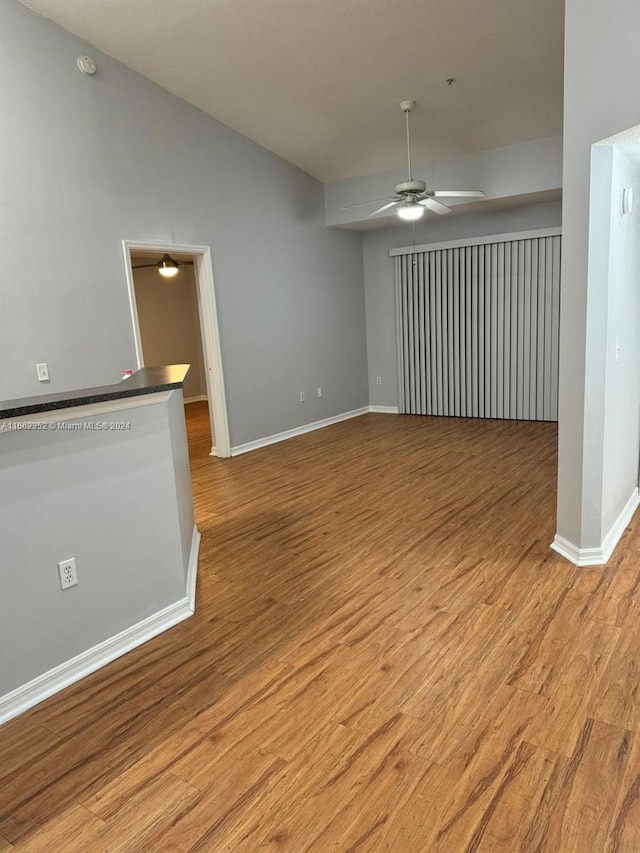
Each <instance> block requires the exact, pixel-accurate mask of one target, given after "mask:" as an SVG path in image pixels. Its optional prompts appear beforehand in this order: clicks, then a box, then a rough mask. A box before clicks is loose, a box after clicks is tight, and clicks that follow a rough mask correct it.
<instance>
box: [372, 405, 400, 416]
mask: <svg viewBox="0 0 640 853" xmlns="http://www.w3.org/2000/svg"><path fill="white" fill-rule="evenodd" d="M369 411H370V412H373V413H375V414H378V415H398V414H400V409H399V408H398V407H397V406H369Z"/></svg>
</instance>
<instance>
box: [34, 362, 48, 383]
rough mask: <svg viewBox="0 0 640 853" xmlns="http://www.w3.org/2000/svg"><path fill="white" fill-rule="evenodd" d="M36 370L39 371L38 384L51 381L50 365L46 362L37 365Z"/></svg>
mask: <svg viewBox="0 0 640 853" xmlns="http://www.w3.org/2000/svg"><path fill="white" fill-rule="evenodd" d="M36 370H37V371H38V382H48V381H49V365H48V364H47V363H46V361H45V362H43V363H42V364H36Z"/></svg>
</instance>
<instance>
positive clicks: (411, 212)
mask: <svg viewBox="0 0 640 853" xmlns="http://www.w3.org/2000/svg"><path fill="white" fill-rule="evenodd" d="M423 213H424V207H423V206H422V205H421V204H418V203H417V202H415V201H408V202H406V204H401V205H400V206H399V207H398V216H399V217H400V219H407V220H410V221H413V220H416V219H420V217H421V216H422V214H423Z"/></svg>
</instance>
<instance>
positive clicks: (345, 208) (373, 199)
mask: <svg viewBox="0 0 640 853" xmlns="http://www.w3.org/2000/svg"><path fill="white" fill-rule="evenodd" d="M391 198H394V196H392V195H387V196H385V197H384V198H370V199H369V201H357V202H356V203H355V204H343V205H342V209H343V210H349V208H350V207H360V205H361V204H375V203H376V202H377V201H389V199H391Z"/></svg>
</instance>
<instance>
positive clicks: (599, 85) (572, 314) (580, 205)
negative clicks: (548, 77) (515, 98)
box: [557, 0, 640, 549]
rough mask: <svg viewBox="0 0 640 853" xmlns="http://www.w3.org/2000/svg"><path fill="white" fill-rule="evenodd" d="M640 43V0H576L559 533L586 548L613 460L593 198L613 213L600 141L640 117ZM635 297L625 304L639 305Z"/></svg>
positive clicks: (598, 524) (570, 54) (571, 17)
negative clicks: (598, 168) (597, 148)
mask: <svg viewBox="0 0 640 853" xmlns="http://www.w3.org/2000/svg"><path fill="white" fill-rule="evenodd" d="M639 40H640V3H638V2H637V0H613V2H611V0H589V2H584V0H566V17H565V107H564V112H565V114H564V167H563V168H564V191H563V262H562V301H561V323H560V432H559V435H560V446H559V473H558V519H557V532H558V535H559V536H561V537H562V538H563V539H565V540H567V541H568V542H570V543H572V544H573V545H574V546H575V547H576V548H578V549H585V548H598V547H599V546H600V545H601V544H602V541H603V529H604V527H605V526H606V525H605V522H604V520H603V471H604V470H605V469H606V468H607V467H608V462H609V460H608V459H607V458H606V456H605V453H606V451H605V446H604V443H605V434H606V433H607V432H608V430H609V428H608V426H605V424H606V423H607V420H608V418H609V413H608V412H607V409H606V382H607V368H608V359H610V358H611V352H610V350H609V349H608V343H607V340H608V335H607V331H608V330H607V309H608V305H609V295H610V294H609V290H608V288H609V277H608V276H607V275H602V274H601V270H599V269H596V267H597V265H598V263H599V262H600V261H601V260H602V259H601V258H598V257H597V256H594V255H593V253H590V252H589V236H590V199H593V200H594V201H595V202H596V205H600V204H604V205H605V208H606V209H607V210H608V209H609V204H610V196H609V195H608V194H607V193H606V191H604V192H603V193H599V192H597V193H596V196H597V198H594V196H593V193H592V192H591V189H592V188H591V180H590V175H591V146H592V145H593V144H594V143H596V142H598V141H600V140H602V139H605V138H607V137H609V136H611V135H613V134H615V133H618V132H620V131H623V130H625V129H627V128H629V127H632V126H634V125H637V124H638V123H640V82H639V81H640V51H638V43H639ZM598 215H599V214H598V213H596V217H597V216H598ZM595 223H596V220H595V219H593V220H592V221H591V225H592V226H594V227H595ZM591 232H593V228H591ZM625 292H626V295H627V296H628V294H629V292H628V291H625ZM625 299H626V296H622V297H621V302H620V303H619V305H618V307H617V309H616V311H622V312H624V311H629V312H632V311H634V310H635V302H631V303H629V304H628V305H625ZM622 370H624V367H623V368H622ZM636 378H637V376H636ZM627 428H628V429H629V430H630V434H631V433H632V432H633V431H634V430H635V421H633V422H632V423H629V424H626V425H625V427H623V429H625V430H626V429H627Z"/></svg>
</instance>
